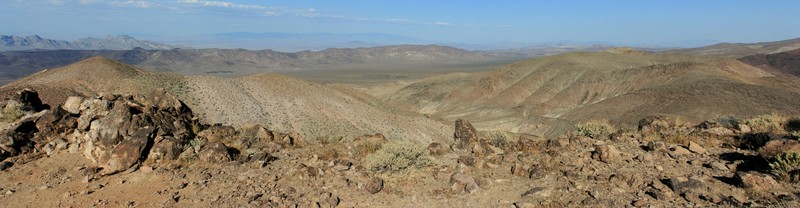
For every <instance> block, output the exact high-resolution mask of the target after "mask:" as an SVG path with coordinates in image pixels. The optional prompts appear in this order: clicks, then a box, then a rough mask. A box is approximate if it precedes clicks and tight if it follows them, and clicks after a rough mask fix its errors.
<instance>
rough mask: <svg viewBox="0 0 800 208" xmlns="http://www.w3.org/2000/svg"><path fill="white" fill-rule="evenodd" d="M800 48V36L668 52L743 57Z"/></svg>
mask: <svg viewBox="0 0 800 208" xmlns="http://www.w3.org/2000/svg"><path fill="white" fill-rule="evenodd" d="M798 48H800V38H796V39H789V40H782V41H775V42H761V43H720V44H715V45H710V46H704V47H699V48H688V49H677V50H670V51H667V53H680V54H691V55H710V56H720V57H728V58H742V57H745V56H751V55H756V54H773V53H780V52H784V51H790V50H794V49H798Z"/></svg>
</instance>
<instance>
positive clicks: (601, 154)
mask: <svg viewBox="0 0 800 208" xmlns="http://www.w3.org/2000/svg"><path fill="white" fill-rule="evenodd" d="M620 154H621V153H620V152H619V150H617V148H615V147H614V146H611V145H598V146H596V147H595V149H594V154H592V158H593V159H595V160H600V161H603V162H605V163H613V162H616V161H617V160H619V156H620Z"/></svg>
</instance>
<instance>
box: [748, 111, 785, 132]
mask: <svg viewBox="0 0 800 208" xmlns="http://www.w3.org/2000/svg"><path fill="white" fill-rule="evenodd" d="M785 120H786V119H785V118H784V117H783V116H781V115H780V114H777V113H773V114H769V115H761V116H758V117H755V118H751V119H747V120H745V124H747V125H748V126H750V128H751V129H752V130H753V132H756V133H765V132H773V131H777V130H781V129H782V128H781V124H782V123H783V122H784V121H785Z"/></svg>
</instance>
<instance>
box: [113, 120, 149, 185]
mask: <svg viewBox="0 0 800 208" xmlns="http://www.w3.org/2000/svg"><path fill="white" fill-rule="evenodd" d="M154 130H155V129H154V128H153V127H150V126H145V127H143V128H140V129H138V130H137V131H136V132H135V133H133V135H132V136H131V137H129V138H128V139H125V140H123V141H121V142H120V143H119V144H117V145H115V146H114V148H113V149H112V150H111V155H109V156H108V158H107V160H104V161H102V163H101V165H100V167H102V168H103V172H102V173H101V174H103V175H107V174H113V173H117V172H120V171H124V170H127V169H128V168H131V167H134V166H135V165H138V164H140V162H141V161H142V160H143V157H144V155H143V153H144V149H145V147H146V146H147V144H148V143H152V139H153V132H154Z"/></svg>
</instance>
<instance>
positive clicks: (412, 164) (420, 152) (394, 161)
mask: <svg viewBox="0 0 800 208" xmlns="http://www.w3.org/2000/svg"><path fill="white" fill-rule="evenodd" d="M431 163H432V161H431V158H430V156H428V153H427V149H426V148H425V147H423V146H421V145H419V144H416V143H412V142H407V141H394V142H389V143H386V144H384V145H383V147H381V148H380V149H379V150H377V151H375V153H372V154H370V155H368V156H367V159H366V167H367V170H369V171H370V172H372V173H375V174H383V173H388V174H397V173H405V172H406V171H408V170H410V169H412V168H420V167H425V166H428V165H431Z"/></svg>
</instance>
